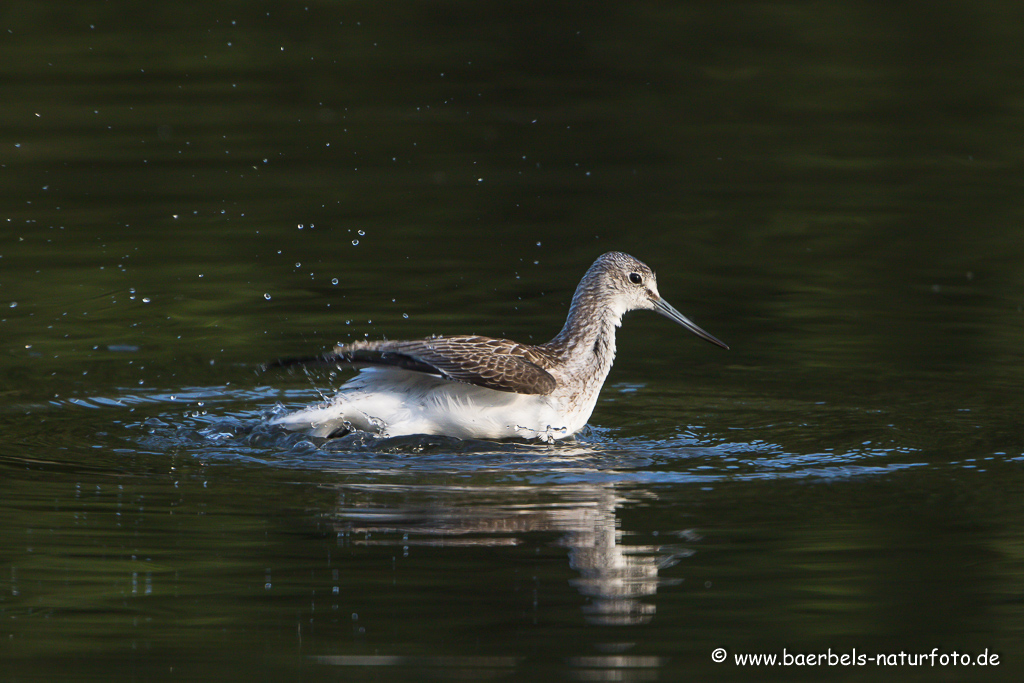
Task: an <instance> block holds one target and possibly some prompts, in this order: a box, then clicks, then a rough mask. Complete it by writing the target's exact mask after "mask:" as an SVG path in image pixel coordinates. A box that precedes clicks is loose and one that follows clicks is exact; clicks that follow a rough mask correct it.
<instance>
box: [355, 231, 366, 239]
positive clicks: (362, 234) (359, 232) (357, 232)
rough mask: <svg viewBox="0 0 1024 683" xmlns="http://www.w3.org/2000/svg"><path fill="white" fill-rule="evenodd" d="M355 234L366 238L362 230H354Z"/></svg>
mask: <svg viewBox="0 0 1024 683" xmlns="http://www.w3.org/2000/svg"><path fill="white" fill-rule="evenodd" d="M356 234H357V235H359V236H360V237H365V236H366V232H365V231H363V230H356Z"/></svg>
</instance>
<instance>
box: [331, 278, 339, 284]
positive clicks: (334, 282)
mask: <svg viewBox="0 0 1024 683" xmlns="http://www.w3.org/2000/svg"><path fill="white" fill-rule="evenodd" d="M331 284H332V285H336V284H338V278H336V277H332V278H331Z"/></svg>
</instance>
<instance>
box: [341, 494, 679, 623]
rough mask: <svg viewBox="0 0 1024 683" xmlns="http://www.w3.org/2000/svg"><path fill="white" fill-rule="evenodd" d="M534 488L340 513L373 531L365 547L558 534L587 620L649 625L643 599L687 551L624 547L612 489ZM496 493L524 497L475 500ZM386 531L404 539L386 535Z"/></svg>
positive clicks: (360, 529) (349, 524) (509, 541)
mask: <svg viewBox="0 0 1024 683" xmlns="http://www.w3.org/2000/svg"><path fill="white" fill-rule="evenodd" d="M410 488H412V489H415V487H410ZM358 490H359V491H361V492H371V493H372V491H373V487H372V486H360V487H358ZM384 492H386V493H387V494H393V493H395V492H396V487H394V486H389V487H386V488H383V489H382V493H384ZM536 492H537V489H536V488H534V487H528V486H525V487H509V486H501V487H493V488H488V487H472V488H468V489H467V488H458V489H453V490H452V491H451V493H452V494H453V496H456V499H458V500H459V504H457V505H445V504H439V505H438V506H436V507H433V506H429V507H418V508H413V509H403V508H401V507H395V508H388V507H383V508H382V507H378V506H377V505H375V504H371V505H370V506H368V507H347V508H344V509H341V510H339V511H337V515H338V517H339V518H340V520H341V525H342V526H343V527H344V528H345V530H346V531H349V532H356V533H365V532H372V534H373V536H374V538H372V539H371V540H353V543H356V544H367V545H378V544H381V545H385V544H386V545H403V546H415V545H444V546H450V547H456V546H463V547H464V546H468V545H471V546H507V545H515V544H518V543H519V542H521V540H520V539H518V538H517V537H516V536H515V535H517V534H523V533H527V532H538V531H539V532H544V531H549V532H550V531H555V532H559V533H561V534H562V536H561V538H560V539H559V541H558V543H559V545H561V546H563V547H566V548H568V551H569V564H570V566H571V567H572V568H573V569H574V570H575V571H577V572H579V577H578V578H575V579H572V580H571V582H570V583H571V584H572V585H573V587H575V588H576V589H577V590H578V591H579V592H580V593H581V594H583V595H584V596H586V597H587V598H589V600H590V603H589V604H588V605H585V606H584V607H583V612H584V614H585V618H586V620H587V621H588V622H590V623H594V624H606V625H630V624H642V623H647V622H649V621H650V620H651V619H652V617H653V615H654V613H655V606H654V605H653V604H650V603H647V602H643V601H642V600H641V599H642V598H645V597H649V596H652V595H654V594H656V592H657V589H658V585H659V584H660V583H662V582H663V580H662V579H660V578H659V576H658V572H659V571H660V570H661V569H663V568H665V567H668V566H671V565H673V564H675V562H676V561H677V560H678V559H679V558H680V557H683V556H685V555H687V554H689V551H687V550H685V549H682V548H679V547H667V546H654V545H624V544H622V543H621V538H622V532H621V531H620V530H619V529H618V528H617V526H618V525H617V520H616V509H617V508H618V507H619V506H620V505H621V504H622V503H623V502H624V499H623V498H622V497H621V496H619V495H618V494H617V493H616V491H615V488H614V487H613V486H586V485H576V486H568V487H558V492H559V494H560V495H559V499H558V500H557V501H556V502H554V503H552V502H551V501H550V500H548V501H547V502H544V501H541V500H536V499H534V498H533V495H532V494H534V493H536ZM547 492H548V493H549V492H550V491H547ZM492 496H500V497H501V498H507V497H509V496H513V497H516V498H520V499H521V500H518V502H517V503H516V504H514V505H500V504H488V503H484V504H479V505H475V504H471V503H472V499H473V498H475V497H482V498H485V499H486V498H490V497H492ZM566 499H568V500H566ZM381 534H402V535H403V537H402V538H401V540H396V539H388V538H383V537H381Z"/></svg>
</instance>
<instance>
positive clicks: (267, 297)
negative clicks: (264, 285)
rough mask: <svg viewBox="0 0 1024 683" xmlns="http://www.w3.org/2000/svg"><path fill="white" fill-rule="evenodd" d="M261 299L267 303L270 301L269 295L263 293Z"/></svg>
mask: <svg viewBox="0 0 1024 683" xmlns="http://www.w3.org/2000/svg"><path fill="white" fill-rule="evenodd" d="M263 298H264V299H266V300H267V301H270V295H269V294H266V293H264V294H263Z"/></svg>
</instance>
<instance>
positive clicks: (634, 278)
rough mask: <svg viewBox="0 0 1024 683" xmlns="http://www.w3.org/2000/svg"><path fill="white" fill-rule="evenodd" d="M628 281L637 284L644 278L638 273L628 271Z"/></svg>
mask: <svg viewBox="0 0 1024 683" xmlns="http://www.w3.org/2000/svg"><path fill="white" fill-rule="evenodd" d="M629 281H630V282H632V283H633V284H634V285H638V284H640V283H641V282H643V281H644V279H643V278H642V277H640V273H630V274H629Z"/></svg>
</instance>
